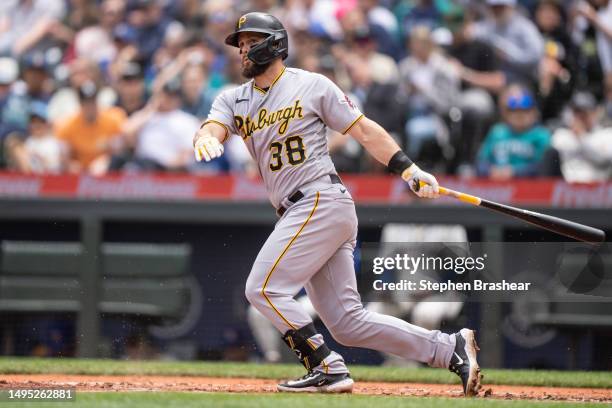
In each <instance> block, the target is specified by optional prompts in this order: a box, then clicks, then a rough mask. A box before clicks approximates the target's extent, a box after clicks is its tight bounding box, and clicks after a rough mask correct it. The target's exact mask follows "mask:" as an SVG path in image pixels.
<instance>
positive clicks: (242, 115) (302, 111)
mask: <svg viewBox="0 0 612 408" xmlns="http://www.w3.org/2000/svg"><path fill="white" fill-rule="evenodd" d="M361 116H362V114H361V112H360V111H359V109H358V108H357V107H356V106H355V105H354V104H353V103H352V102H351V101H350V99H349V98H348V97H347V96H346V95H345V94H344V93H343V92H342V91H341V90H340V88H338V87H337V86H336V85H335V84H334V83H333V82H332V81H330V80H329V79H328V78H327V77H325V76H323V75H321V74H317V73H313V72H308V71H304V70H301V69H296V68H284V69H283V71H282V72H281V74H280V75H279V76H278V77H277V78H276V79H275V81H274V82H273V83H272V85H271V86H270V88H269V89H268V90H267V91H266V90H263V89H261V88H258V87H257V86H256V85H255V82H254V81H249V82H247V83H245V84H243V85H241V86H239V87H237V88H233V89H229V90H227V91H225V92H223V93H221V94H220V95H219V96H217V98H216V99H215V101H214V103H213V106H212V109H211V112H210V115H209V116H208V119H207V122H216V123H219V124H222V125H223V126H224V127H225V128H226V130H227V132H228V134H237V135H240V136H242V138H243V140H244V141H245V143H246V146H247V148H248V150H249V152H250V153H251V156H252V157H253V158H254V159H255V161H256V162H257V165H258V166H259V171H260V173H261V175H262V177H263V180H264V183H265V185H266V188H267V190H268V193H269V195H270V201H271V202H272V205H274V206H275V207H278V206H279V205H280V202H281V200H282V199H283V198H285V197H287V196H288V195H290V194H291V193H293V192H295V191H296V190H298V189H299V187H300V186H301V185H303V184H305V183H306V182H308V181H311V180H315V179H317V178H319V177H321V176H323V175H326V174H331V173H335V172H336V170H335V168H334V164H333V163H332V161H331V158H330V157H329V153H328V150H327V138H326V134H325V131H326V127H330V128H331V129H334V130H336V131H338V132H342V133H346V132H348V131H349V130H350V128H351V126H352V125H353V124H355V123H356V122H357V121H358V120H359V118H360V117H361Z"/></svg>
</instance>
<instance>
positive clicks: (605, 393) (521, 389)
mask: <svg viewBox="0 0 612 408" xmlns="http://www.w3.org/2000/svg"><path fill="white" fill-rule="evenodd" d="M54 386H55V387H59V386H65V387H76V388H77V390H79V391H115V392H120V391H195V392H255V393H268V392H276V381H274V380H261V379H254V378H209V377H179V376H106V375H95V376H93V375H64V374H54V375H3V376H2V377H0V389H7V388H25V387H27V388H43V387H54ZM484 390H485V391H484V392H481V393H480V395H481V397H485V398H497V399H529V400H549V401H572V402H612V389H597V388H556V387H527V386H510V385H491V386H487V385H486V384H485V387H484ZM354 393H356V394H368V395H397V396H402V395H404V396H422V397H423V396H428V397H462V393H461V391H460V387H459V386H458V385H456V386H449V385H444V384H413V383H382V382H357V383H356V384H355V390H354Z"/></svg>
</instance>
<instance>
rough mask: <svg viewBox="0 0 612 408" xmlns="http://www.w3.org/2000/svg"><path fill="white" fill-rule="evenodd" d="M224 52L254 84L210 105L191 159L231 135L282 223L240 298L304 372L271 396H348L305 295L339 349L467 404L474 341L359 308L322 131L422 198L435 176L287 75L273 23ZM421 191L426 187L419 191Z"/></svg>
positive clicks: (213, 153) (349, 243) (244, 27)
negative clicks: (425, 369)
mask: <svg viewBox="0 0 612 408" xmlns="http://www.w3.org/2000/svg"><path fill="white" fill-rule="evenodd" d="M225 43H226V44H227V45H231V46H233V47H237V48H238V49H239V53H240V56H241V58H242V59H241V64H242V66H241V68H242V74H243V76H245V77H246V78H250V79H251V80H250V81H249V82H246V83H245V84H243V85H240V86H238V87H237V88H234V89H229V90H226V91H224V92H222V93H221V94H219V95H218V96H217V98H216V99H215V101H214V103H213V106H212V109H211V111H210V115H209V116H208V118H207V119H206V121H205V122H204V123H203V124H202V127H201V128H200V130H199V131H198V132H197V133H196V134H195V136H194V150H195V155H196V159H197V160H206V161H209V160H212V159H214V158H216V157H219V156H221V155H222V154H223V143H224V142H225V141H226V140H227V139H228V138H229V137H230V135H232V134H236V135H240V136H241V137H242V139H243V140H244V142H245V144H246V146H247V149H248V150H249V152H250V154H251V155H252V156H253V158H254V160H255V162H256V163H257V166H258V168H259V171H260V173H261V176H262V178H263V181H264V183H265V186H266V188H267V190H268V193H269V196H270V197H269V198H270V201H271V203H272V205H273V206H274V207H275V208H276V212H277V214H278V216H279V217H280V218H279V220H278V222H277V223H276V226H275V228H274V231H273V232H272V233H271V234H270V236H269V237H268V239H267V240H266V242H265V243H264V245H263V247H262V248H261V250H260V252H259V254H258V255H257V258H256V259H255V262H254V264H253V268H252V269H251V272H250V274H249V277H248V279H247V282H246V288H245V294H246V297H247V299H248V300H249V302H250V303H251V304H252V305H253V306H254V307H255V308H257V310H259V311H260V312H261V313H262V314H263V315H264V316H266V318H268V319H269V320H270V321H271V322H272V323H273V324H274V326H275V327H276V328H277V329H278V330H279V331H280V333H281V334H282V338H283V340H284V341H285V343H286V344H287V345H288V346H289V347H290V348H291V349H292V350H293V351H294V352H295V354H296V355H297V357H298V358H299V360H300V362H301V363H302V364H303V365H304V367H305V368H306V370H307V371H308V372H307V373H306V375H304V376H303V377H300V378H298V379H296V380H290V381H286V382H284V383H281V384H279V385H278V389H279V390H280V391H290V392H350V391H351V390H352V387H353V379H352V378H351V376H350V374H349V370H348V368H347V366H346V364H345V362H344V360H343V358H342V356H341V355H339V354H338V353H336V352H334V351H332V350H330V349H329V347H328V346H327V345H326V343H325V340H324V339H323V336H322V335H321V334H320V333H317V331H316V329H315V327H314V325H313V323H312V319H311V318H310V316H309V315H308V313H306V312H305V311H304V310H303V308H302V307H301V306H300V304H299V303H298V302H296V300H295V299H294V296H295V295H296V294H297V293H298V292H299V291H300V289H301V288H302V287H304V288H305V289H306V293H307V294H308V297H309V298H310V300H311V301H312V304H313V306H314V307H315V309H316V311H317V313H318V314H319V316H320V318H321V320H322V321H323V323H324V324H325V325H326V326H327V328H328V329H329V331H330V332H331V334H332V335H333V337H334V338H335V339H336V340H337V341H338V342H340V343H342V344H345V345H347V346H355V347H365V348H370V349H374V350H378V351H382V352H386V353H392V354H395V355H398V356H400V357H404V358H407V359H410V360H416V361H421V362H424V363H428V364H429V365H431V366H433V367H442V368H448V369H450V370H451V371H453V372H455V373H456V374H457V375H459V377H460V378H461V381H462V383H463V391H464V394H465V395H466V396H469V395H476V394H477V393H478V391H479V389H480V379H481V374H480V368H479V366H478V363H477V361H476V354H477V350H478V348H477V346H476V342H475V338H474V332H473V331H472V330H469V329H462V330H461V331H460V332H459V333H455V334H452V335H449V334H445V333H441V332H440V331H437V330H426V329H424V328H421V327H418V326H414V325H411V324H409V323H407V322H405V321H403V320H400V319H397V318H395V317H391V316H387V315H384V314H379V313H373V312H369V311H367V310H365V309H364V308H363V305H362V303H361V299H360V296H359V293H358V292H357V283H356V279H355V272H354V266H353V248H354V246H355V241H356V235H357V217H356V214H355V204H354V202H353V199H352V198H351V195H350V193H349V192H348V191H347V189H346V187H345V186H344V185H343V184H342V181H341V180H340V177H338V175H337V174H336V171H335V168H334V164H333V163H332V161H331V159H330V156H329V153H328V149H327V141H326V136H325V133H326V128H327V127H329V128H331V129H333V130H336V131H339V132H342V133H345V134H346V133H348V134H349V135H350V136H352V137H353V138H355V139H356V140H357V141H358V142H359V143H361V145H362V146H363V147H364V148H365V149H366V150H367V151H368V152H369V153H370V154H371V155H372V156H374V158H376V159H377V160H378V161H380V162H381V163H384V164H385V165H387V166H388V168H389V170H390V171H392V172H393V173H396V174H398V175H400V176H401V177H402V179H404V180H405V181H406V182H407V183H408V184H409V186H410V188H411V189H412V190H413V191H414V192H415V193H416V194H417V195H418V196H419V197H426V198H435V197H437V196H438V183H437V181H436V179H435V177H434V176H432V175H431V174H429V173H426V172H425V171H423V170H421V169H420V168H419V167H418V166H417V165H416V164H415V163H413V162H412V161H411V160H410V159H409V158H408V157H407V156H406V155H405V154H404V153H403V152H402V150H401V149H400V148H399V146H398V145H397V144H396V142H395V141H394V140H393V138H391V136H389V134H388V133H387V132H386V131H385V130H384V129H383V128H382V127H381V126H380V125H378V124H377V123H375V122H373V121H372V120H370V119H368V118H366V117H365V116H364V115H363V114H362V113H361V112H360V111H359V109H358V108H357V107H356V106H355V105H354V104H353V103H352V102H351V100H350V99H349V98H348V97H346V96H345V95H344V93H343V92H342V91H341V90H340V89H339V88H338V87H337V86H336V85H335V84H334V83H333V82H331V81H330V80H329V79H327V78H326V77H324V76H323V75H320V74H317V73H312V72H308V71H304V70H300V69H295V68H288V67H286V66H285V65H284V64H283V60H284V59H285V58H287V56H288V36H287V32H286V30H285V29H284V27H283V25H282V24H281V23H280V21H279V20H278V19H276V18H275V17H274V16H271V15H269V14H265V13H257V12H255V13H248V14H245V15H243V16H241V17H240V18H239V19H238V21H237V22H236V27H235V31H234V32H233V33H231V34H230V35H229V36H228V37H227V38H226V39H225ZM419 180H420V181H423V182H425V183H426V185H425V186H424V187H420V188H419V182H418V181H419Z"/></svg>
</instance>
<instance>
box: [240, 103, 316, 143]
mask: <svg viewBox="0 0 612 408" xmlns="http://www.w3.org/2000/svg"><path fill="white" fill-rule="evenodd" d="M303 117H304V116H303V112H302V106H301V105H300V101H299V100H297V101H295V103H294V104H293V105H291V106H287V107H285V108H281V109H278V110H275V111H273V112H268V109H266V108H261V109H260V110H259V111H258V112H257V116H256V117H255V119H251V117H250V116H245V117H242V116H240V115H234V123H235V125H236V128H237V129H238V130H240V132H241V133H242V138H243V139H244V140H246V139H248V138H249V137H250V136H252V135H253V133H254V132H255V131H257V130H261V129H265V128H267V127H268V126H273V125H275V124H276V123H280V126H279V127H278V134H279V135H283V134H285V132H286V131H287V128H288V127H289V123H290V122H291V121H292V120H293V119H295V118H298V119H302V118H303Z"/></svg>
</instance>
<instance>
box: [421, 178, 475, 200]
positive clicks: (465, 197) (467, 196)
mask: <svg viewBox="0 0 612 408" xmlns="http://www.w3.org/2000/svg"><path fill="white" fill-rule="evenodd" d="M419 185H420V186H421V187H423V186H426V185H427V183H425V182H423V181H419ZM439 191H440V194H443V195H447V196H451V197H455V198H456V199H457V200H459V201H463V202H464V203H468V204H473V205H480V201H481V200H480V197H476V196H473V195H470V194H465V193H462V192H460V191H455V190H451V189H450V188H446V187H442V186H440V187H439Z"/></svg>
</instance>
